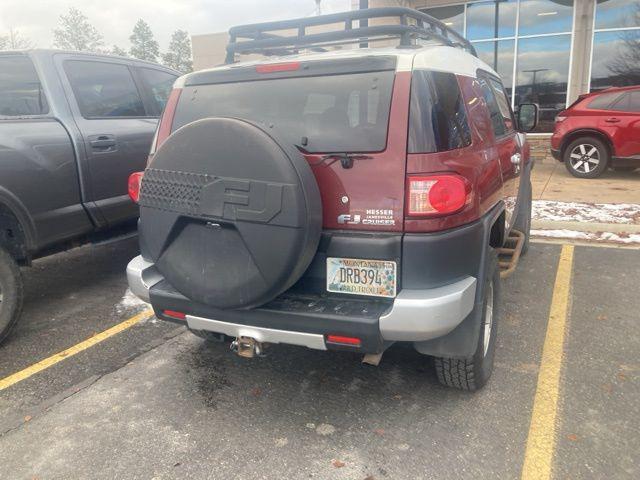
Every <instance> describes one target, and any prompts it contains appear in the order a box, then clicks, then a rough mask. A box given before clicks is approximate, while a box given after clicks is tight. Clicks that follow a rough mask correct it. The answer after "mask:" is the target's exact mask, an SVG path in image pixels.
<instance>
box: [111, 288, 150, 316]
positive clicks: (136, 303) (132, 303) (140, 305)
mask: <svg viewBox="0 0 640 480" xmlns="http://www.w3.org/2000/svg"><path fill="white" fill-rule="evenodd" d="M149 307H150V305H149V304H148V303H147V302H145V301H144V300H140V299H139V298H138V297H136V296H135V295H134V294H133V292H132V291H131V290H130V289H128V288H127V291H126V292H124V295H123V296H122V300H120V302H118V304H117V305H116V310H117V311H118V313H122V312H125V311H128V310H140V311H142V310H144V309H145V308H149Z"/></svg>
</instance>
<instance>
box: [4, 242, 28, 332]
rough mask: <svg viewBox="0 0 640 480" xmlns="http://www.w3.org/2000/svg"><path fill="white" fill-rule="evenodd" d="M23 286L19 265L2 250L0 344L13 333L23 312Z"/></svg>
mask: <svg viewBox="0 0 640 480" xmlns="http://www.w3.org/2000/svg"><path fill="white" fill-rule="evenodd" d="M22 301H23V286H22V275H21V273H20V268H19V267H18V264H17V263H16V261H15V260H14V259H13V257H12V256H11V255H9V253H7V251H6V250H4V249H2V248H0V343H2V342H3V341H4V340H5V339H6V338H7V337H8V336H9V333H11V329H12V328H13V327H14V326H15V325H16V323H18V319H19V318H20V313H21V312H22Z"/></svg>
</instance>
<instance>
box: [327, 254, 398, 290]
mask: <svg viewBox="0 0 640 480" xmlns="http://www.w3.org/2000/svg"><path fill="white" fill-rule="evenodd" d="M327 291H329V292H336V293H349V294H351V295H369V296H374V297H395V296H396V262H391V261H387V260H362V259H357V258H331V257H329V258H327Z"/></svg>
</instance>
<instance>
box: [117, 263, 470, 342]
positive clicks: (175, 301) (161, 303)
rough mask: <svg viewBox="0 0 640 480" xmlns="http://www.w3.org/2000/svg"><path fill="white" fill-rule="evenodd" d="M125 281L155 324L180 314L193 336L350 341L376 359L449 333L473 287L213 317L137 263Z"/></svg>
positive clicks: (275, 304) (463, 283)
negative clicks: (404, 344)
mask: <svg viewBox="0 0 640 480" xmlns="http://www.w3.org/2000/svg"><path fill="white" fill-rule="evenodd" d="M127 278H128V280H129V288H130V289H131V291H132V292H133V293H134V294H136V295H137V296H138V297H140V298H142V299H143V300H146V301H150V302H151V303H152V305H153V307H154V309H155V311H156V315H157V316H158V318H161V319H165V320H169V321H175V319H173V318H171V317H170V316H167V315H166V314H164V311H165V310H173V311H180V312H184V313H185V314H186V322H187V325H188V326H189V328H192V329H194V330H206V331H210V332H215V333H223V334H225V335H229V336H236V337H239V336H246V337H252V338H255V339H256V340H258V341H261V342H269V343H288V344H293V345H302V346H306V347H309V348H315V349H320V350H326V349H327V344H326V342H325V337H326V335H330V334H332V335H347V336H355V337H358V338H360V339H361V341H362V344H361V347H360V348H359V349H358V350H362V351H367V352H377V351H380V349H381V348H382V345H383V344H384V343H385V342H394V341H410V342H417V341H426V340H431V339H434V338H437V337H441V336H443V335H446V334H447V333H449V332H451V331H452V330H453V329H455V328H456V327H457V326H458V325H459V324H460V323H461V322H462V321H463V320H464V319H465V318H466V317H467V316H468V315H469V314H470V313H471V311H472V310H473V308H474V304H475V294H476V284H477V281H476V279H475V278H473V277H465V278H463V279H461V280H458V281H456V282H453V283H451V284H448V285H444V286H441V287H437V288H432V289H420V290H414V289H411V290H410V289H404V290H402V291H400V292H399V294H398V295H397V296H396V298H395V299H393V301H392V302H385V301H379V300H369V299H361V298H345V297H344V296H340V297H334V298H327V297H323V296H321V295H309V294H292V293H287V294H284V295H282V296H280V297H278V298H277V299H275V300H274V301H272V302H270V303H268V304H266V305H264V306H262V307H260V308H255V309H251V310H216V309H213V308H211V307H209V306H205V305H199V304H197V303H194V302H192V301H190V300H189V299H187V298H186V297H184V296H183V295H181V294H180V293H179V292H177V291H175V290H174V289H173V288H172V287H171V286H170V285H168V283H167V282H166V281H164V279H163V278H162V276H161V275H160V274H159V273H158V271H157V269H156V268H155V266H154V264H153V263H151V262H148V261H146V260H145V259H144V258H142V257H141V256H139V257H136V258H134V259H133V260H131V262H130V263H129V266H128V267H127ZM329 347H330V348H331V347H332V346H331V345H329Z"/></svg>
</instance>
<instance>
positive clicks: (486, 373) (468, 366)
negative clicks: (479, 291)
mask: <svg viewBox="0 0 640 480" xmlns="http://www.w3.org/2000/svg"><path fill="white" fill-rule="evenodd" d="M492 257H493V260H492V265H491V268H490V269H489V272H490V274H489V275H488V278H487V288H485V298H484V303H483V306H482V326H481V328H480V335H479V336H478V344H477V346H476V351H475V353H474V354H473V355H472V356H471V357H468V358H448V357H435V358H434V361H435V369H436V375H437V376H438V381H439V382H440V383H441V384H442V385H445V386H447V387H452V388H457V389H460V390H466V391H469V392H473V391H476V390H479V389H480V388H482V387H483V386H484V385H485V384H486V383H487V381H488V380H489V377H491V372H492V371H493V359H494V356H495V350H496V337H497V332H498V329H497V327H498V320H499V316H500V302H501V289H500V271H499V269H498V260H497V256H496V255H495V253H494V252H492ZM491 300H493V301H491ZM490 304H491V305H492V308H491V310H489V309H488V306H489V305H490ZM488 315H490V317H489V318H490V319H491V323H490V328H489V332H488V342H487V348H486V350H485V340H484V337H485V332H487V328H488V325H487V323H486V321H487V320H488V318H487V317H488Z"/></svg>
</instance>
